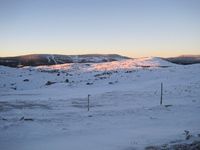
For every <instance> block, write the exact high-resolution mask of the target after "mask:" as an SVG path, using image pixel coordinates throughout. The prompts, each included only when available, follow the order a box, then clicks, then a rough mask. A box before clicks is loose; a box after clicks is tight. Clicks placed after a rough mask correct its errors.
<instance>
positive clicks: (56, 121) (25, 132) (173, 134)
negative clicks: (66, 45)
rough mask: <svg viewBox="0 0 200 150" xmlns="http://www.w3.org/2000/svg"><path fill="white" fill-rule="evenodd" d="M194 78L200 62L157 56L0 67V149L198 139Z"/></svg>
mask: <svg viewBox="0 0 200 150" xmlns="http://www.w3.org/2000/svg"><path fill="white" fill-rule="evenodd" d="M199 74H200V65H199V64H196V65H188V66H182V65H175V64H172V63H169V62H167V61H164V60H162V59H160V58H154V57H149V58H138V59H130V60H120V61H115V62H106V63H98V64H97V63H85V64H84V63H83V64H78V63H74V64H62V65H54V66H39V67H24V68H9V67H4V66H0V149H4V150H14V149H15V150H16V149H20V150H38V149H44V150H55V149H59V150H66V149H73V150H129V149H144V148H145V147H146V146H149V145H159V144H165V143H169V142H171V141H174V140H184V139H185V135H184V130H188V131H190V133H191V134H192V135H193V136H197V134H199V133H200V117H199V113H200V99H199V97H200V78H199ZM25 79H28V81H27V80H26V81H25ZM66 79H68V80H69V82H65V80H66ZM47 81H51V82H56V83H55V84H52V85H45V84H46V83H47ZM161 82H163V84H164V95H163V105H162V106H160V104H159V103H160V84H161ZM87 83H90V84H87ZM88 94H90V95H91V96H90V106H91V108H90V111H89V112H88V111H87V95H88ZM165 105H168V106H165ZM22 117H24V118H31V119H33V121H25V120H23V119H21V118H22ZM20 119H21V120H20Z"/></svg>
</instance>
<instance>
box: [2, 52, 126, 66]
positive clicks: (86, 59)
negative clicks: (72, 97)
mask: <svg viewBox="0 0 200 150" xmlns="http://www.w3.org/2000/svg"><path fill="white" fill-rule="evenodd" d="M122 59H129V58H128V57H124V56H120V55H117V54H88V55H50V54H32V55H24V56H16V57H0V65H4V66H9V67H22V66H40V65H55V64H64V63H100V62H111V61H118V60H122Z"/></svg>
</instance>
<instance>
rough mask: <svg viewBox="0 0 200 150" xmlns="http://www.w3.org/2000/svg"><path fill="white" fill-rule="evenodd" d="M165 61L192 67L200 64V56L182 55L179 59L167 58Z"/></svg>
mask: <svg viewBox="0 0 200 150" xmlns="http://www.w3.org/2000/svg"><path fill="white" fill-rule="evenodd" d="M165 60H167V61H169V62H172V63H176V64H180V65H190V64H197V63H200V55H182V56H178V57H169V58H165Z"/></svg>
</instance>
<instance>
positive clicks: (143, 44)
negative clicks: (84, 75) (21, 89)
mask: <svg viewBox="0 0 200 150" xmlns="http://www.w3.org/2000/svg"><path fill="white" fill-rule="evenodd" d="M34 53H37V54H40V53H43V54H66V55H71V54H89V53H90V54H96V53H98V54H101V53H102V54H109V53H112V54H113V53H118V54H121V55H125V56H129V57H144V56H145V57H146V56H162V57H169V56H178V55H186V54H200V0H0V57H5V56H16V55H25V54H34Z"/></svg>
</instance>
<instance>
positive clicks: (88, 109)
mask: <svg viewBox="0 0 200 150" xmlns="http://www.w3.org/2000/svg"><path fill="white" fill-rule="evenodd" d="M88 111H90V94H88Z"/></svg>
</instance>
